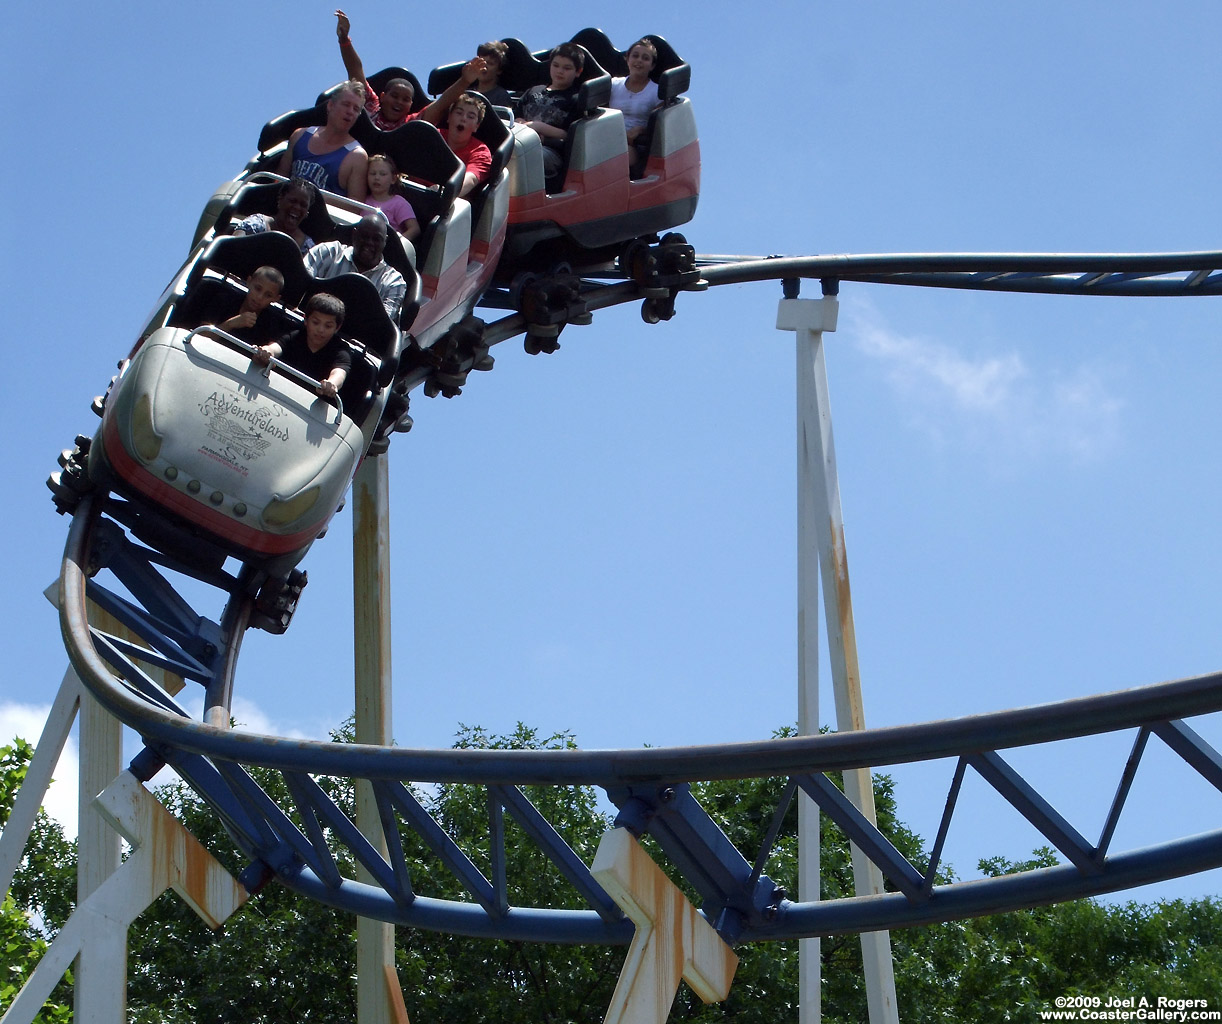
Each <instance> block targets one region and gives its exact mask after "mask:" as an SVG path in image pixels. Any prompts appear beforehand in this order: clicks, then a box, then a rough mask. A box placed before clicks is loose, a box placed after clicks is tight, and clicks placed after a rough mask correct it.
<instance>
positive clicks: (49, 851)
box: [0, 739, 76, 1024]
mask: <svg viewBox="0 0 1222 1024" xmlns="http://www.w3.org/2000/svg"><path fill="white" fill-rule="evenodd" d="M33 756H34V748H33V747H32V746H31V745H30V744H29V743H27V742H26V741H25V740H23V739H15V740H13V742H12V743H10V744H8V745H7V746H4V747H0V829H3V828H5V827H6V826H7V825H8V820H9V816H10V815H11V814H12V813H13V804H14V803H15V802H16V800H17V792H18V791H19V790H20V789H21V785H22V783H23V782H25V776H26V771H27V770H28V768H29V765H30V759H31V758H32V757H33ZM75 879H76V844H75V843H73V842H70V841H69V840H68V839H66V838H65V837H64V830H63V829H62V828H61V827H60V825H59V823H58V822H57V821H53V820H52V819H51V818H49V817H48V816H47V814H46V813H45V812H44V811H42V810H41V809H40V810H39V812H38V816H37V818H36V819H35V822H34V828H33V829H32V830H31V833H30V837H29V839H28V840H27V841H26V844H25V850H24V852H23V855H22V858H21V863H20V864H19V865H18V867H17V872H16V874H15V875H14V876H13V885H12V888H11V889H10V891H9V892H8V893H6V894H5V896H4V902H3V904H2V905H0V949H2V950H3V959H2V960H0V967H2V969H3V973H2V974H0V1010H3V1009H5V1008H7V1007H8V1005H9V1004H10V1003H11V1002H12V1001H13V999H14V998H15V997H16V995H17V993H18V992H20V991H21V987H22V985H24V984H25V983H26V980H27V979H28V978H29V976H30V975H31V974H33V973H34V968H35V967H37V966H38V962H39V961H40V960H41V959H42V956H43V954H44V953H45V952H46V950H47V939H48V938H49V937H51V936H54V934H55V933H56V932H57V931H58V930H59V929H60V927H62V925H63V923H64V921H66V920H67V919H68V915H69V914H70V913H71V912H72V905H73V898H74V895H75V891H76V883H75ZM71 984H72V977H71V974H69V975H67V976H66V977H65V979H64V980H63V981H61V982H60V983H59V984H58V985H57V986H56V988H55V991H54V992H52V993H51V998H50V1000H48V1002H47V1004H46V1005H45V1006H44V1007H43V1010H42V1012H41V1013H40V1014H39V1015H38V1016H37V1017H36V1018H35V1021H36V1022H40V1024H61V1022H64V1021H70V1020H71V1019H72V1010H71V1009H70V1007H71V1005H72V989H71Z"/></svg>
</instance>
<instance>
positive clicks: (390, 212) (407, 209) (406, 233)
mask: <svg viewBox="0 0 1222 1024" xmlns="http://www.w3.org/2000/svg"><path fill="white" fill-rule="evenodd" d="M366 174H367V176H368V180H369V195H367V196H366V197H365V204H366V205H367V206H375V207H377V208H378V209H379V210H381V211H382V212H383V213H384V214H385V215H386V219H387V221H389V222H390V226H391V227H392V228H394V229H395V230H396V231H397V232H399V234H401V235H402V236H403V237H404V238H406V239H407V240H408V241H409V242H411V241H414V240H415V239H416V238H418V237H419V236H420V221H418V220H417V219H416V212H415V211H414V210H413V209H412V205H411V203H409V202H408V201H407V200H406V199H404V198H403V197H402V196H401V195H398V194H397V193H392V192H391V191H390V189H391V186H392V185H394V183H395V182H396V181H398V180H399V168H398V167H396V166H395V162H394V161H393V160H392V159H391V158H390V157H388V156H385V155H384V154H381V153H379V154H378V155H377V156H371V157H370V158H369V168H368V170H367V171H366Z"/></svg>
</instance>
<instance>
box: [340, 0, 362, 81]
mask: <svg viewBox="0 0 1222 1024" xmlns="http://www.w3.org/2000/svg"><path fill="white" fill-rule="evenodd" d="M351 27H352V23H351V22H350V21H349V20H348V15H346V14H345V13H344V12H343V11H338V10H337V11H336V12H335V35H336V37H337V38H338V39H339V55H340V56H341V57H342V58H343V59H344V70H345V71H347V72H348V77H349V78H350V79H351V80H352V81H354V82H364V81H365V68H364V66H363V65H362V64H361V58H360V57H359V56H358V55H357V52H356V48H355V47H354V46H353V45H352V40H351V39H349V38H348V30H349V29H350V28H351Z"/></svg>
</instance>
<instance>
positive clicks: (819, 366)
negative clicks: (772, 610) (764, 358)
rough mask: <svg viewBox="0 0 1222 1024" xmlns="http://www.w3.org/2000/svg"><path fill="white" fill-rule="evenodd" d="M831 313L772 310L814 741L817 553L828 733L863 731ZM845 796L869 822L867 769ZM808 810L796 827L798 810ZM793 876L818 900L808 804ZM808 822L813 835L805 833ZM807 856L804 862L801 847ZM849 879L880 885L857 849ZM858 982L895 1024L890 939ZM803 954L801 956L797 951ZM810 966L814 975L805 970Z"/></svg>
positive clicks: (803, 689) (811, 306)
mask: <svg viewBox="0 0 1222 1024" xmlns="http://www.w3.org/2000/svg"><path fill="white" fill-rule="evenodd" d="M838 310H839V304H838V302H837V300H836V299H835V298H833V297H825V298H823V299H817V300H810V299H797V298H792V299H790V298H786V299H782V300H781V303H780V305H779V307H778V309H777V323H776V325H777V329H778V330H783V331H794V332H796V335H797V366H798V371H797V390H798V485H799V492H798V520H799V521H798V571H799V606H798V616H799V641H798V643H799V662H798V664H799V668H798V671H799V697H798V702H799V731H801V732H803V733H805V734H809V733H813V732H815V731H817V729H818V727H819V721H818V633H817V630H818V626H817V624H816V616H817V613H816V610H815V609H816V604H815V601H814V599H813V596H812V594H813V590H814V581H813V576H814V571H813V570H814V561H815V559H814V558H813V557H812V552H811V548H812V545H813V546H814V547H815V548H817V551H818V557H817V562H818V565H819V567H820V569H821V578H822V584H823V602H824V612H825V619H826V624H827V637H828V659H829V661H830V664H831V670H832V686H833V693H834V696H835V703H836V727H837V729H839V730H840V731H842V732H843V731H847V730H850V729H863V728H865V714H864V709H863V705H862V699H861V676H860V671H859V669H858V663H857V640H856V635H855V633H854V626H853V606H852V599H851V595H850V590H849V572H848V560H847V556H846V552H845V543H844V521H843V516H842V513H841V507H840V481H839V477H838V475H837V472H836V451H835V446H834V444H833V441H832V414H831V404H830V402H829V399H828V387H827V367H826V364H825V362H824V355H823V333H824V332H825V331H834V330H835V329H836V320H837V313H838ZM844 789H845V793H846V795H847V796H848V797H849V799H850V800H851V801H852V802H853V804H854V806H856V807H857V808H858V810H860V811H861V812H862V813H863V814H864V815H865V816H866V817H867V818H868V819H869V820H870V821H875V813H874V789H873V783H872V780H871V776H870V771H869V769H864V768H863V769H858V770H856V771H848V772H845V773H844ZM804 809H805V810H806V815H805V818H806V819H807V820H806V822H805V823H803V817H804V816H803V810H804ZM798 810H799V828H800V853H799V857H800V861H799V866H800V870H801V869H805V870H806V872H807V874H808V876H809V874H810V873H811V872H812V868H813V875H814V877H813V879H812V878H810V877H807V878H806V879H805V880H802V877H801V875H800V876H799V898H800V899H802V900H807V899H816V898H818V891H819V890H818V884H819V883H818V870H819V866H818V843H819V832H818V814H817V813H814V808H813V807H810V806H809V801H808V800H803V801H802V802H801V803H799V805H798ZM811 819H813V821H814V825H813V826H812V825H811V824H810V820H811ZM811 846H814V847H815V852H814V853H813V854H812V853H811V852H810V851H809V847H811ZM852 854H853V876H854V881H855V884H856V890H857V894H858V895H859V896H863V895H868V894H876V893H881V892H882V891H883V884H882V875H881V873H880V872H879V870H878V868H877V867H876V866H875V865H874V864H872V863H871V862H870V861H869V860H868V858H866V857H865V856H864V855H863V854H862V853H861V852H860V851H859V850H858V849H857V848H856V847H855V846H854V847H853V850H852ZM861 947H862V959H863V963H864V967H865V975H866V996H867V1002H868V1006H869V1013H870V1021H871V1022H872V1024H898V1022H899V1014H898V1009H897V1007H896V1004H895V976H894V971H893V966H892V960H891V937H890V934H889V933H888V932H869V933H863V934H862V936H861ZM799 949H800V950H801V949H802V947H799ZM799 956H800V977H801V983H802V987H801V991H800V1011H799V1019H800V1021H801V1022H802V1024H817V1022H818V1020H819V1019H820V1008H819V995H818V992H819V989H818V987H817V986H818V985H819V980H820V979H819V972H818V964H817V961H818V949H817V947H815V950H814V951H813V952H810V953H807V954H806V956H805V957H803V956H802V955H801V952H800V954H799ZM812 959H813V960H814V961H815V964H814V966H811V965H810V964H809V961H810V960H812Z"/></svg>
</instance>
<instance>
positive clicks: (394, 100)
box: [335, 11, 487, 132]
mask: <svg viewBox="0 0 1222 1024" xmlns="http://www.w3.org/2000/svg"><path fill="white" fill-rule="evenodd" d="M335 18H336V23H335V34H336V36H337V37H338V38H339V53H340V56H341V57H342V58H343V60H344V68H345V70H346V71H347V72H348V77H349V78H351V79H354V80H356V81H358V82H364V83H365V109H366V110H367V111H368V112H369V117H370V119H371V120H372V121H373V125H374V127H375V128H380V129H381V130H382V131H386V132H389V131H394V130H395V129H396V128H398V127H399V125H401V124H407V122H408V121H414V120H416V118H421V119H423V120H425V121H428V122H429V123H430V124H434V125H440V124H442V122H443V121H444V120H445V116H446V114H447V113H448V112H449V110H450V107H451V106H452V105H453V103H454V101H455V100H456V99H458V97H459V96H461V95H462V94H463V93H464V92H465V91H466V90H467V89H469V88H471V87H472V86H473V85H474V84H475V83H476V82H477V81H479V78H480V76H481V75H482V74H484V72H485V71H486V70H487V65H486V62H485V61H484V58H483V57H475V58H473V59H472V60H469V61H467V63H466V64H465V65H464V66H463V69H462V71H461V72H460V74H459V76H458V79H457V80H456V81H455V82H454V84H453V85H451V86H450V87H449V88H448V89H446V91H445V92H443V93H442V94H441V95H440V96H438V97H437V99H435V100H433V102H432V103H430V104H429V105H428V106H427V107H425V108H424V109H423V110H421V111H419V112H417V113H415V114H413V113H412V102H413V101H414V100H415V97H416V90H415V89H414V88H412V83H411V82H409V81H408V80H407V79H406V78H392V79H391V80H390V81H389V82H387V83H386V88H384V89H383V90H382V93H381V95H378V94H377V93H375V92H374V89H373V86H372V85H370V84H369V81H368V79H366V77H365V67H364V65H363V64H362V63H361V58H360V57H359V56H358V55H357V52H356V48H355V47H354V46H353V45H352V39H351V38H350V37H349V35H348V31H349V29H350V28H351V27H352V26H351V22H349V20H348V15H346V14H345V13H344V12H343V11H336V12H335Z"/></svg>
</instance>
